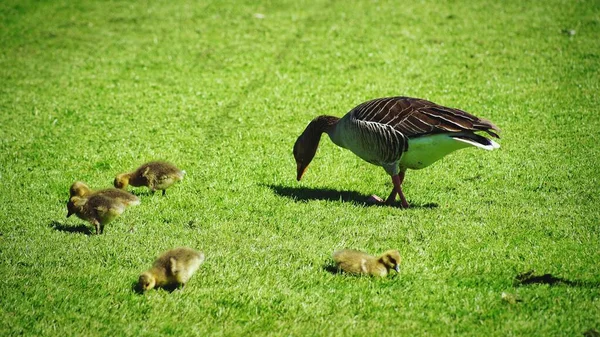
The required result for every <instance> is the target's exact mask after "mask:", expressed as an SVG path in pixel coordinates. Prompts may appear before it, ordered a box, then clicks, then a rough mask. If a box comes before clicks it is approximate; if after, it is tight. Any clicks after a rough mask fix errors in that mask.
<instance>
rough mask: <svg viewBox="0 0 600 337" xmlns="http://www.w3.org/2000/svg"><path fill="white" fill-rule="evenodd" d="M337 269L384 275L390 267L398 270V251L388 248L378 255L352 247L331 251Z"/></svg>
mask: <svg viewBox="0 0 600 337" xmlns="http://www.w3.org/2000/svg"><path fill="white" fill-rule="evenodd" d="M333 260H334V261H335V263H336V265H337V267H338V269H341V270H343V271H345V272H347V273H350V274H359V275H361V274H362V275H372V276H379V277H385V276H387V274H388V273H389V271H390V269H394V270H395V271H396V272H398V271H399V270H400V260H401V258H400V253H399V252H398V251H397V250H388V251H386V252H384V253H383V254H381V255H380V256H378V257H375V256H371V255H369V254H367V253H363V252H361V251H358V250H354V249H342V250H338V251H336V252H335V253H333Z"/></svg>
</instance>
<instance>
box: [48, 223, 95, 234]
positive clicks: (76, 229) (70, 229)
mask: <svg viewBox="0 0 600 337" xmlns="http://www.w3.org/2000/svg"><path fill="white" fill-rule="evenodd" d="M48 227H50V228H52V229H54V230H57V231H61V232H67V233H81V234H85V235H92V231H91V230H90V228H89V227H88V226H86V225H77V226H67V225H65V224H62V223H60V222H58V221H52V222H51V223H50V224H49V225H48Z"/></svg>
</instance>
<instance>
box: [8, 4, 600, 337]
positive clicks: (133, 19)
mask: <svg viewBox="0 0 600 337" xmlns="http://www.w3.org/2000/svg"><path fill="white" fill-rule="evenodd" d="M256 13H262V14H264V18H262V19H261V18H257V17H256V16H255V14H256ZM0 30H1V31H2V34H0V125H1V126H0V160H1V163H2V164H1V165H0V178H1V180H2V188H1V192H0V335H2V336H11V335H20V334H23V335H29V336H59V335H80V336H111V335H112V336H117V335H128V336H138V335H155V336H156V335H167V334H172V335H175V334H177V335H181V336H189V335H196V336H206V335H227V336H239V335H295V336H315V335H358V336H373V335H381V336H389V335H398V336H414V335H430V336H439V335H472V336H552V335H554V336H565V335H570V336H581V335H582V333H583V332H584V331H586V330H588V329H590V328H595V329H597V330H600V288H599V286H598V284H600V272H599V271H598V270H599V269H598V265H599V262H600V206H599V205H600V197H599V196H598V192H600V178H599V177H600V174H599V173H598V170H599V169H600V167H599V160H598V158H599V157H600V147H599V146H598V143H599V141H600V133H599V132H598V130H599V129H600V118H599V113H600V109H599V108H598V107H599V106H600V98H599V95H598V93H599V92H600V80H599V78H600V77H599V71H598V69H600V40H599V39H598V36H599V35H600V5H599V3H598V2H597V1H586V0H582V1H566V0H565V1H560V0H551V1H532V2H522V1H512V0H510V1H501V2H498V1H483V0H482V1H428V0H425V1H411V2H395V1H360V2H352V4H351V5H350V4H349V3H347V2H343V1H311V2H298V1H280V2H279V1H278V2H270V1H265V2H263V3H256V2H255V1H245V2H241V1H202V2H185V1H152V2H133V3H130V2H129V1H95V2H94V1H80V2H78V4H73V3H72V1H27V0H26V1H15V0H8V1H3V2H2V3H0ZM569 30H574V32H575V34H574V35H571V34H569ZM388 95H406V96H414V97H422V98H426V99H429V100H432V101H434V102H437V103H440V104H444V105H448V106H452V107H457V108H461V109H464V110H466V111H469V112H472V113H474V114H476V115H479V116H481V117H486V118H489V119H491V120H492V121H494V122H495V123H496V124H497V125H498V126H500V127H501V128H502V129H503V133H502V139H501V140H500V143H501V145H502V148H501V149H500V150H499V151H493V152H485V151H479V150H476V149H469V150H462V151H459V152H457V153H455V154H452V155H450V156H448V157H447V158H445V159H444V160H442V161H441V162H439V163H436V164H435V165H433V166H432V167H430V168H427V169H425V170H422V171H410V172H408V173H407V177H406V181H405V194H406V196H407V198H408V200H409V202H411V203H412V204H413V205H416V207H414V208H411V209H408V210H400V209H395V208H387V207H366V206H364V204H363V201H364V199H366V198H367V197H368V195H370V194H379V195H383V196H385V195H387V193H388V192H389V190H390V189H391V181H390V179H389V177H388V176H387V175H386V174H385V172H384V171H383V170H382V169H381V168H377V167H374V166H372V165H370V164H368V163H365V162H363V161H361V160H360V159H359V158H357V157H356V156H354V155H353V154H351V153H350V152H349V151H346V150H343V149H340V148H337V147H336V146H335V145H333V144H332V143H331V142H330V141H329V139H327V138H326V137H325V138H323V141H322V144H321V146H320V149H319V151H318V153H317V156H316V158H315V160H314V162H313V164H312V165H311V167H310V168H309V170H308V171H307V173H306V175H305V177H304V179H303V180H302V182H300V183H298V182H296V181H295V163H294V159H293V157H292V153H291V152H292V145H293V143H294V141H295V139H296V137H297V136H298V135H299V134H300V132H301V131H302V130H303V128H304V127H305V126H306V124H307V123H308V122H309V121H310V120H311V119H312V118H313V117H315V116H317V115H319V114H333V115H338V116H341V115H343V114H344V113H345V112H347V111H348V110H349V109H351V108H352V107H354V106H355V105H357V104H358V103H361V102H362V101H365V100H368V99H371V98H375V97H382V96H388ZM151 159H164V160H169V161H172V162H174V163H176V164H177V165H178V166H180V167H181V168H183V169H185V170H186V171H187V172H188V175H187V177H186V179H185V180H184V181H183V182H182V183H181V184H179V185H177V186H175V187H173V188H172V189H170V190H169V191H168V194H167V196H166V197H164V198H163V197H162V196H160V194H156V195H149V194H145V190H142V189H139V190H136V191H139V192H140V193H141V195H140V197H141V199H142V204H141V205H140V206H137V207H132V208H130V209H128V210H127V211H126V212H125V213H124V214H123V215H122V216H121V217H120V218H119V219H117V220H116V221H114V222H113V223H111V224H109V225H108V226H107V228H106V233H105V234H104V235H101V236H95V235H86V234H85V233H82V232H85V230H86V228H87V229H91V226H90V225H89V224H86V223H85V222H84V221H81V220H79V219H74V218H69V219H65V215H66V207H65V202H66V199H67V195H68V188H69V186H70V184H71V183H73V182H74V181H76V180H83V181H85V182H87V183H88V184H89V185H90V186H91V187H92V188H101V187H108V186H110V184H111V182H112V179H113V178H114V176H115V175H116V174H117V173H120V172H123V171H127V170H131V169H133V168H135V167H136V166H138V165H140V164H141V163H143V162H145V161H148V160H151ZM432 204H433V205H434V206H435V205H437V207H419V206H427V205H432ZM175 246H191V247H196V248H198V249H200V250H202V251H204V252H205V254H206V256H207V259H206V262H205V264H204V265H203V266H202V267H201V268H200V270H199V271H198V273H197V274H196V275H195V276H194V278H192V280H191V281H190V283H189V285H188V286H187V287H186V289H185V290H184V291H181V292H180V291H175V292H173V293H169V292H166V291H162V290H161V291H153V292H150V293H148V294H146V295H143V296H142V295H138V294H136V293H135V292H133V291H132V285H133V283H134V282H135V281H136V280H137V276H138V275H139V274H140V273H141V272H142V271H143V270H145V269H146V268H148V267H149V266H150V264H151V262H152V261H153V259H154V258H155V257H156V256H157V254H159V253H160V252H161V251H164V250H166V249H170V248H172V247H175ZM343 247H347V248H355V249H361V250H365V251H368V252H370V253H373V254H376V253H379V252H381V251H383V250H386V249H390V248H398V249H399V250H400V252H401V254H402V255H403V259H404V261H403V265H402V270H401V273H400V274H398V275H392V276H391V277H388V278H386V279H372V278H364V277H363V278H361V277H349V276H345V275H332V274H330V273H328V272H327V271H325V270H324V269H323V266H324V265H327V264H328V263H330V256H331V253H332V252H333V251H334V250H335V249H338V248H343ZM530 269H534V270H536V271H537V272H539V273H552V274H553V275H555V276H557V277H562V278H566V279H569V280H574V281H580V282H581V283H582V285H575V286H568V285H555V286H549V285H528V286H515V285H514V284H513V279H514V277H515V276H516V275H517V274H519V273H521V272H524V271H527V270H530ZM502 292H508V293H511V294H516V295H518V296H519V297H520V298H521V299H522V302H518V303H516V304H514V305H511V304H508V303H506V302H504V301H502V299H501V294H502Z"/></svg>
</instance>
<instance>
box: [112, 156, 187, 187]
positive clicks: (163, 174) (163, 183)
mask: <svg viewBox="0 0 600 337" xmlns="http://www.w3.org/2000/svg"><path fill="white" fill-rule="evenodd" d="M184 176H185V171H183V170H180V169H178V168H177V166H175V165H173V164H171V163H167V162H164V161H153V162H149V163H146V164H144V165H142V166H140V167H138V168H137V169H136V170H135V171H133V172H129V173H121V174H119V175H117V177H116V178H115V182H114V185H115V187H116V188H120V189H125V188H127V185H131V186H135V187H139V186H148V188H150V190H151V191H152V193H154V192H155V191H156V190H162V191H163V193H162V194H163V195H165V194H166V193H167V191H166V189H167V188H169V187H170V186H171V185H173V184H174V183H176V182H178V181H181V180H182V179H183V177H184Z"/></svg>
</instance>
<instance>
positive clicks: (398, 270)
mask: <svg viewBox="0 0 600 337" xmlns="http://www.w3.org/2000/svg"><path fill="white" fill-rule="evenodd" d="M394 270H395V271H396V273H399V272H400V265H398V264H397V265H396V266H395V267H394Z"/></svg>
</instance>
